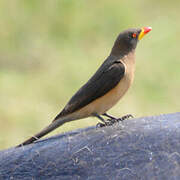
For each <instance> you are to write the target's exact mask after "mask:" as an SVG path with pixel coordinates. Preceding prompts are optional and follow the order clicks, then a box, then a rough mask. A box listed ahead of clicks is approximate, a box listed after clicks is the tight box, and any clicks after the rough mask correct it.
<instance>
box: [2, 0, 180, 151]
mask: <svg viewBox="0 0 180 180" xmlns="http://www.w3.org/2000/svg"><path fill="white" fill-rule="evenodd" d="M179 7H180V2H179V1H178V0H176V1H175V0H174V1H173V3H172V2H171V1H167V0H166V1H165V0H160V1H155V0H152V1H143V0H137V1H125V0H122V1H116V0H111V1H108V0H105V1H103V2H102V1H94V0H91V1H87V0H86V1H84V0H79V1H73V0H68V1H67V0H53V1H46V0H44V1H42V0H39V1H37V0H31V1H25V0H13V1H12V2H10V1H0V18H1V21H0V148H7V147H9V146H13V145H16V144H18V143H20V142H21V141H23V140H24V139H26V138H27V137H29V136H31V135H33V134H34V133H36V132H37V131H39V130H40V129H42V128H43V127H44V126H46V125H48V124H49V123H50V122H51V120H52V119H53V118H54V117H55V115H56V114H57V113H58V112H59V111H60V110H61V109H62V108H63V106H64V105H65V104H66V103H67V101H68V100H69V98H70V97H71V96H72V95H73V93H75V92H76V90H77V89H78V88H79V87H80V86H81V85H82V84H83V83H85V82H86V81H87V80H88V78H89V77H90V76H91V75H92V74H93V73H94V72H95V71H96V69H97V68H98V67H99V65H100V64H101V63H102V62H103V60H104V59H105V58H106V57H107V56H108V54H109V51H110V50H111V47H112V44H113V42H114V40H115V38H116V36H117V35H118V33H119V32H120V31H122V30H124V29H127V28H129V27H142V26H152V28H153V31H152V32H151V33H150V34H148V36H146V37H145V38H144V39H143V40H142V41H141V42H140V43H139V45H138V48H137V53H136V55H137V58H136V59H137V69H136V76H135V82H134V84H133V87H131V89H130V90H129V92H128V93H127V94H126V96H125V97H124V98H123V99H122V101H121V102H120V103H119V104H118V105H116V106H115V107H114V108H113V109H112V110H110V112H111V113H112V114H113V115H115V116H122V115H124V114H127V113H132V114H133V115H134V116H136V117H139V116H146V115H154V114H161V113H170V112H176V111H179V107H180V101H179V92H180V84H179V82H180V71H179V67H180V58H179V48H180V45H179V41H180V36H179V34H180V23H179V18H180V12H179ZM96 123H97V120H96V119H94V118H88V119H84V120H79V121H75V122H72V123H68V124H67V125H64V126H62V127H60V128H58V129H57V130H56V131H55V132H53V133H51V135H52V134H57V133H60V132H64V131H69V130H72V129H76V128H79V127H86V126H90V125H93V124H96Z"/></svg>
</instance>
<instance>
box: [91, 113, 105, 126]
mask: <svg viewBox="0 0 180 180" xmlns="http://www.w3.org/2000/svg"><path fill="white" fill-rule="evenodd" d="M94 116H95V117H97V118H98V119H99V120H101V121H102V122H103V123H97V125H96V127H104V126H107V125H108V122H106V121H105V119H104V118H102V117H101V116H100V115H98V114H95V115H94Z"/></svg>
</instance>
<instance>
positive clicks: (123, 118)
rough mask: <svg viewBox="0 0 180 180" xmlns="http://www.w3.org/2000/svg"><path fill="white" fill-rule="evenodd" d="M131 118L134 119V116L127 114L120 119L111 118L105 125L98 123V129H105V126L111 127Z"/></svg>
mask: <svg viewBox="0 0 180 180" xmlns="http://www.w3.org/2000/svg"><path fill="white" fill-rule="evenodd" d="M129 118H133V115H131V114H127V115H125V116H122V117H121V118H118V119H115V118H110V119H107V120H106V121H105V122H104V123H98V124H97V125H96V127H97V128H101V127H105V126H111V125H113V124H114V123H117V122H119V121H121V122H122V121H124V120H126V119H129Z"/></svg>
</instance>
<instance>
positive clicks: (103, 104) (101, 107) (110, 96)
mask: <svg viewBox="0 0 180 180" xmlns="http://www.w3.org/2000/svg"><path fill="white" fill-rule="evenodd" d="M121 62H122V63H123V64H124V66H125V75H124V77H123V79H121V80H120V82H119V84H118V85H117V86H116V87H115V88H113V89H112V90H110V91H109V92H108V93H107V94H105V95H104V96H102V97H100V98H98V99H96V100H94V101H93V102H91V103H90V104H88V105H87V106H85V107H83V108H81V109H80V110H78V111H76V112H74V113H72V114H71V115H70V116H71V117H72V118H73V119H81V118H85V117H89V116H93V115H94V114H96V113H97V114H99V115H101V114H103V113H105V112H106V111H108V110H109V109H111V108H112V107H113V106H114V105H115V104H116V103H117V102H118V101H119V100H120V99H121V98H122V97H123V95H124V94H125V93H126V92H127V90H128V89H129V87H130V86H131V84H132V82H133V80H134V70H135V54H134V52H132V53H130V54H129V55H127V56H125V57H124V58H123V59H121Z"/></svg>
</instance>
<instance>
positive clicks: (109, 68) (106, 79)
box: [55, 61, 125, 120]
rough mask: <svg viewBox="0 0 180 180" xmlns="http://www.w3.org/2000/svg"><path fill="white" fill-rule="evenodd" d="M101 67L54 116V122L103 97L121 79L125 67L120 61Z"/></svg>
mask: <svg viewBox="0 0 180 180" xmlns="http://www.w3.org/2000/svg"><path fill="white" fill-rule="evenodd" d="M102 66H103V68H99V70H98V71H97V72H96V73H95V74H94V76H93V77H92V78H91V79H90V80H89V81H88V82H87V83H86V84H85V85H84V86H82V87H81V88H80V89H79V91H77V93H76V94H75V95H74V96H73V97H72V98H71V99H70V101H69V102H68V104H67V105H66V106H65V108H64V109H63V110H62V111H61V112H60V113H59V114H58V115H57V116H56V118H55V120H56V119H58V118H59V117H62V116H66V115H68V114H70V113H73V112H75V111H77V110H79V109H80V108H82V107H84V106H86V105H88V104H89V103H91V102H92V101H94V100H95V99H97V98H99V97H101V96H103V95H105V94H106V93H107V92H108V91H110V90H111V89H113V88H114V87H115V86H116V85H117V84H118V83H119V81H120V80H121V79H122V78H123V76H124V73H125V66H124V64H122V63H121V61H114V62H112V63H111V64H109V63H108V64H106V63H104V64H102ZM102 66H101V67H102ZM102 69H103V70H102Z"/></svg>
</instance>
